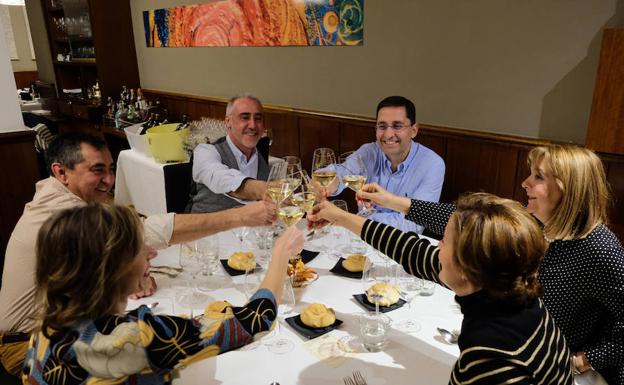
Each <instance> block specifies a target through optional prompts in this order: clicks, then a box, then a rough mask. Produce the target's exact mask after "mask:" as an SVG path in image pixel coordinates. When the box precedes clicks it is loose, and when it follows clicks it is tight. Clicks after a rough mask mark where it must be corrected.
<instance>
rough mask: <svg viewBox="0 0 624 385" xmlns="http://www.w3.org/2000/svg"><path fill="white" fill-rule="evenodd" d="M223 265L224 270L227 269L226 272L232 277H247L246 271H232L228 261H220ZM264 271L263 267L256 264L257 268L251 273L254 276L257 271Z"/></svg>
mask: <svg viewBox="0 0 624 385" xmlns="http://www.w3.org/2000/svg"><path fill="white" fill-rule="evenodd" d="M220 261H221V264H222V265H223V268H224V269H225V271H226V272H227V273H228V274H229V275H231V276H232V277H235V276H237V275H245V270H236V269H232V268H231V267H230V265H228V260H227V259H220ZM259 270H262V267H261V266H260V265H258V264H256V267H255V268H254V269H253V270H252V271H251V273H252V274H253V273H254V272H256V271H259Z"/></svg>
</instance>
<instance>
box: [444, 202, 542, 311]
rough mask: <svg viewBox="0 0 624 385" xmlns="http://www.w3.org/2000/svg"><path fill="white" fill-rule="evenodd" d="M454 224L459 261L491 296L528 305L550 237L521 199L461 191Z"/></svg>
mask: <svg viewBox="0 0 624 385" xmlns="http://www.w3.org/2000/svg"><path fill="white" fill-rule="evenodd" d="M449 225H451V226H454V229H455V240H454V244H453V246H454V249H455V252H454V256H453V258H454V259H455V262H456V263H457V265H458V266H459V268H460V269H461V271H462V272H463V273H464V274H465V275H466V278H467V279H468V280H469V281H470V282H473V283H475V284H477V285H478V286H480V287H481V288H482V290H483V292H484V293H485V294H486V295H487V296H488V297H489V298H491V299H492V300H495V301H505V302H510V303H515V304H520V305H526V304H528V303H530V302H531V301H532V300H533V299H535V298H537V297H538V296H539V295H540V294H541V286H540V284H539V281H538V268H539V265H540V262H541V260H542V258H543V256H544V253H545V252H546V247H547V244H546V241H545V240H544V237H543V236H542V231H541V229H540V226H539V223H538V222H537V220H536V219H535V218H534V217H533V216H532V215H531V214H529V213H528V212H527V211H526V209H525V208H524V207H523V206H522V205H521V204H520V203H518V202H516V201H513V200H510V199H504V198H500V197H497V196H496V195H492V194H486V193H473V194H469V195H463V196H461V197H460V198H459V199H458V200H457V208H456V210H455V213H454V214H453V216H452V217H451V221H450V222H449Z"/></svg>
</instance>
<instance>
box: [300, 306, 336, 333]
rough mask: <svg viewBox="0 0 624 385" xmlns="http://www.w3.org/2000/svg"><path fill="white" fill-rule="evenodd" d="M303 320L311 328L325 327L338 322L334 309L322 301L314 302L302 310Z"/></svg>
mask: <svg viewBox="0 0 624 385" xmlns="http://www.w3.org/2000/svg"><path fill="white" fill-rule="evenodd" d="M300 317H301V322H303V324H304V325H306V326H308V327H311V328H324V327H327V326H329V325H333V324H334V322H336V313H335V312H334V309H331V308H328V307H327V306H325V305H323V304H321V303H313V304H311V305H310V306H308V307H306V308H305V310H303V311H302V312H301V315H300Z"/></svg>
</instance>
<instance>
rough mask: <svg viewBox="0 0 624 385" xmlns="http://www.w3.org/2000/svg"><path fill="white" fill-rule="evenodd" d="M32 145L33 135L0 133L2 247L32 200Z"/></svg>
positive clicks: (35, 175) (34, 164) (34, 162)
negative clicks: (3, 185)
mask: <svg viewBox="0 0 624 385" xmlns="http://www.w3.org/2000/svg"><path fill="white" fill-rule="evenodd" d="M34 143H35V133H34V132H33V131H19V132H5V133H0V164H4V165H7V167H2V169H0V180H2V181H4V183H5V187H4V188H2V189H0V237H2V240H3V242H5V243H6V242H8V240H9V237H10V236H11V233H12V232H13V228H14V227H15V224H16V223H17V221H18V220H19V218H20V217H21V215H22V212H23V210H24V205H25V204H26V203H28V202H30V201H31V200H32V197H33V195H34V193H35V183H36V182H37V180H39V169H38V166H37V155H36V154H35V144H34ZM12 165H19V167H12Z"/></svg>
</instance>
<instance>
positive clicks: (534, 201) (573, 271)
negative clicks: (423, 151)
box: [358, 145, 624, 385]
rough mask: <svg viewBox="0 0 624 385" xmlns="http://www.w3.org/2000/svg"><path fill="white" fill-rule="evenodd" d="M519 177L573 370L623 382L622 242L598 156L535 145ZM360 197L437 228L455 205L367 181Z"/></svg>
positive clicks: (614, 384) (551, 307) (548, 298)
mask: <svg viewBox="0 0 624 385" xmlns="http://www.w3.org/2000/svg"><path fill="white" fill-rule="evenodd" d="M528 164H529V168H530V169H531V175H529V177H527V178H526V179H525V180H524V181H523V182H522V187H523V188H524V189H525V190H526V193H527V196H528V205H527V211H528V212H530V213H531V214H533V216H535V218H537V219H538V220H539V221H540V222H541V225H542V227H543V234H544V237H545V238H546V240H547V241H548V243H549V247H548V249H547V251H546V254H545V256H544V260H543V262H542V263H541V265H540V275H539V279H540V283H541V284H542V286H543V288H544V294H543V296H542V298H543V300H544V304H545V305H546V308H547V309H548V311H549V312H550V313H551V314H552V316H553V318H554V319H555V322H556V323H557V326H558V327H559V328H560V329H561V331H562V332H563V335H565V337H566V339H567V341H568V343H569V345H570V349H571V351H572V352H573V355H572V363H573V366H574V369H575V371H576V372H586V371H588V370H592V369H595V370H596V371H598V372H599V373H600V374H602V375H603V376H604V378H605V379H606V381H607V382H608V383H609V384H610V385H624V249H623V248H622V245H621V243H620V242H619V241H618V239H617V237H616V236H615V235H614V234H613V233H612V232H611V231H610V230H609V229H608V228H607V226H606V223H607V211H608V210H607V208H608V204H609V189H608V185H607V181H606V176H605V172H604V168H603V165H602V162H601V160H600V158H598V156H596V154H594V153H593V152H592V151H590V150H588V149H586V148H582V147H578V146H571V145H566V146H561V145H550V146H540V147H536V148H534V149H533V150H531V152H530V153H529V156H528ZM358 195H359V197H360V198H361V199H365V200H369V201H373V202H375V203H377V204H379V205H382V206H384V207H389V208H391V209H393V210H396V211H399V212H403V213H404V214H405V215H406V216H407V218H409V219H411V220H413V221H414V222H416V223H417V224H419V225H423V226H425V227H427V228H428V229H430V230H431V231H433V232H434V233H437V234H442V233H443V231H444V226H446V223H447V222H448V220H449V218H451V217H452V214H453V211H454V210H455V207H454V205H452V204H444V203H434V202H425V201H420V200H415V199H409V198H405V197H399V196H396V195H393V194H390V193H388V192H387V191H385V190H384V189H383V188H381V187H380V186H379V185H376V184H369V185H365V186H364V187H363V188H362V191H360V192H359V193H358Z"/></svg>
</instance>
